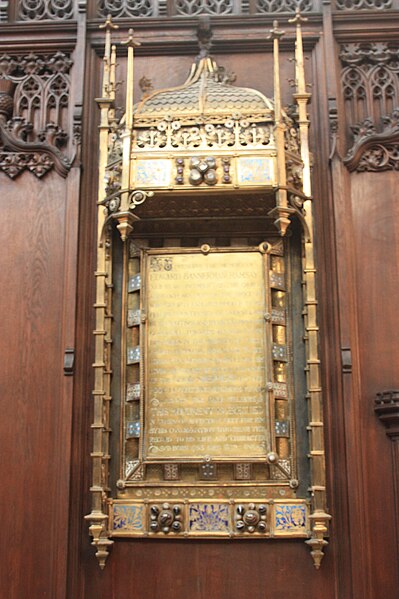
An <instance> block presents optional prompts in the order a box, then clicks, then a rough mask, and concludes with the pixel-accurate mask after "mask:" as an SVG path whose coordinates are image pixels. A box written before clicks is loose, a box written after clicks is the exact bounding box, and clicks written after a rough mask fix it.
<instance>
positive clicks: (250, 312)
mask: <svg viewBox="0 0 399 599" xmlns="http://www.w3.org/2000/svg"><path fill="white" fill-rule="evenodd" d="M146 258H147V262H146V272H147V275H146V278H147V280H146V309H147V314H148V320H147V348H146V356H147V358H146V372H145V378H146V402H145V403H146V412H145V435H144V458H145V459H146V460H147V461H159V460H163V459H169V460H170V459H173V458H177V459H189V460H190V459H191V460H195V459H197V460H201V459H203V458H207V457H210V458H212V459H223V458H225V459H230V460H231V459H233V460H234V459H240V460H241V461H242V459H243V458H246V459H249V458H250V459H255V460H256V459H262V458H264V457H265V455H266V453H267V452H268V451H269V450H270V441H269V438H270V433H269V431H270V425H269V409H268V405H267V403H266V401H267V399H266V381H267V380H269V379H270V376H269V377H267V376H266V375H267V369H268V366H267V360H266V328H265V327H266V326H267V325H266V323H265V319H264V314H265V312H266V311H267V307H266V293H265V289H266V288H267V286H266V281H265V277H266V272H267V268H266V264H265V261H266V257H265V256H264V255H262V254H261V253H260V252H255V251H219V252H215V253H213V252H211V253H209V254H206V255H205V254H202V253H200V252H197V253H194V252H192V253H184V252H182V253H178V252H176V253H172V252H165V253H156V254H152V253H148V254H147V255H146Z"/></svg>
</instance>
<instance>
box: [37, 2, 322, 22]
mask: <svg viewBox="0 0 399 599" xmlns="http://www.w3.org/2000/svg"><path fill="white" fill-rule="evenodd" d="M26 1H27V0H26ZM32 1H34V0H32ZM298 7H299V8H300V9H301V10H302V11H304V12H308V11H311V10H314V0H173V2H167V1H166V0H97V13H98V15H99V16H101V17H104V18H105V17H106V16H107V15H108V14H110V15H112V17H114V18H120V17H133V18H138V17H145V18H147V17H157V16H175V15H179V16H181V17H194V16H198V15H210V16H226V15H237V14H272V13H282V12H283V13H284V12H287V13H289V12H295V10H296V8H298Z"/></svg>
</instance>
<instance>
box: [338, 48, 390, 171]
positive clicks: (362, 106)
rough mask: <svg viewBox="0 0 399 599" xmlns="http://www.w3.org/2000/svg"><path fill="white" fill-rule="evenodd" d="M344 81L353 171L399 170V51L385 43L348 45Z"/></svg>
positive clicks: (343, 53)
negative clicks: (398, 154) (398, 156)
mask: <svg viewBox="0 0 399 599" xmlns="http://www.w3.org/2000/svg"><path fill="white" fill-rule="evenodd" d="M340 59H341V62H342V64H343V69H342V75H341V81H342V90H343V96H344V103H345V114H346V119H347V130H348V134H349V133H350V142H352V147H351V148H350V150H349V152H348V154H347V156H346V158H345V161H344V162H345V164H346V165H347V166H348V168H349V169H350V170H358V171H360V170H362V171H364V170H373V171H376V170H392V169H397V168H398V158H397V153H398V143H399V125H398V107H399V48H398V47H397V46H393V45H390V44H388V43H385V42H377V43H364V44H361V43H353V44H345V45H344V46H342V48H341V53H340Z"/></svg>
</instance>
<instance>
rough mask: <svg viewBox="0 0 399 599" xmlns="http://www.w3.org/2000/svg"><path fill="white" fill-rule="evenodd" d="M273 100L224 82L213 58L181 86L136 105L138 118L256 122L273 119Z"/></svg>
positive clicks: (195, 69) (194, 68) (199, 64)
mask: <svg viewBox="0 0 399 599" xmlns="http://www.w3.org/2000/svg"><path fill="white" fill-rule="evenodd" d="M272 111H273V104H272V102H271V100H269V99H268V98H266V97H265V96H264V95H263V94H261V93H260V92H259V91H257V90H254V89H249V88H245V87H235V86H233V85H229V84H227V83H224V82H223V81H220V69H219V67H218V65H217V64H216V62H215V61H214V60H213V59H212V58H210V57H205V58H201V59H200V60H199V62H197V63H194V64H193V65H192V68H191V72H190V75H189V77H188V79H187V81H186V82H185V83H184V84H183V85H181V86H179V87H174V88H170V89H164V90H160V91H156V92H153V93H152V94H151V95H149V96H147V97H145V98H143V99H142V100H141V102H139V103H138V104H137V105H136V106H135V119H136V120H139V121H140V120H141V119H157V118H165V116H169V117H171V118H172V119H173V120H183V121H184V120H186V119H187V118H189V119H190V120H191V121H192V120H193V119H195V118H196V117H197V118H199V119H201V118H205V120H217V119H218V118H226V116H229V115H233V114H239V115H240V116H242V117H245V116H250V117H251V119H252V120H265V119H266V120H270V117H271V113H272Z"/></svg>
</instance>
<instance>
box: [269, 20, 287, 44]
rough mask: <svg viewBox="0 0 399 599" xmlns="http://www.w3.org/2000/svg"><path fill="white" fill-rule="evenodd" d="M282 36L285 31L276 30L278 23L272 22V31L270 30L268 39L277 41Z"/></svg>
mask: <svg viewBox="0 0 399 599" xmlns="http://www.w3.org/2000/svg"><path fill="white" fill-rule="evenodd" d="M284 34H285V31H283V30H282V29H279V28H278V21H273V29H270V35H269V38H271V39H273V40H279V39H280V38H281V37H283V35H284Z"/></svg>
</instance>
